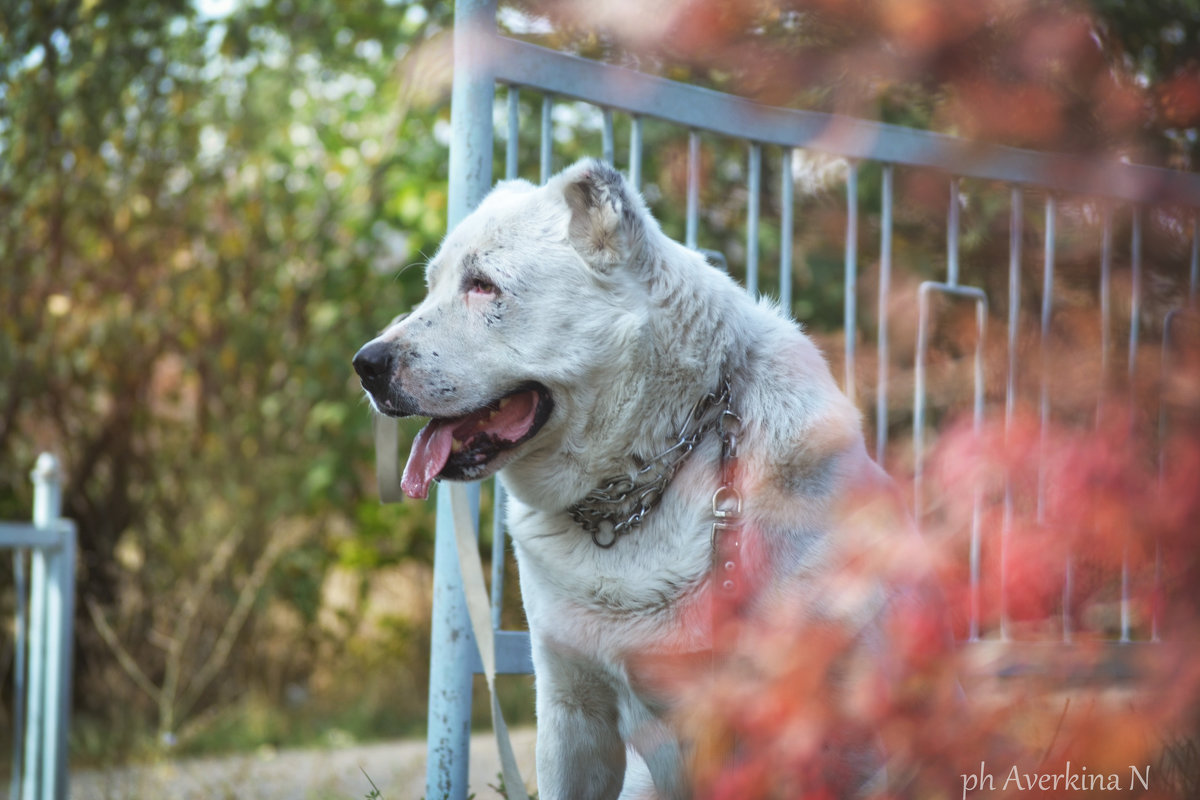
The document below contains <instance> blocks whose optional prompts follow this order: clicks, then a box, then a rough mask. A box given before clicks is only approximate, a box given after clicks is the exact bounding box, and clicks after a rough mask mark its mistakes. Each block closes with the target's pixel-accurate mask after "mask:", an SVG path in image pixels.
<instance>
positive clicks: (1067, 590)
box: [1037, 194, 1075, 642]
mask: <svg viewBox="0 0 1200 800" xmlns="http://www.w3.org/2000/svg"><path fill="white" fill-rule="evenodd" d="M1056 218H1057V205H1056V201H1055V199H1054V195H1052V194H1047V195H1046V235H1045V251H1044V257H1043V263H1044V267H1043V272H1042V318H1041V328H1040V352H1041V362H1042V363H1041V377H1040V384H1039V392H1038V482H1037V521H1038V524H1039V525H1040V524H1043V523H1044V522H1045V521H1046V439H1047V436H1048V435H1049V426H1050V364H1049V360H1050V352H1049V344H1048V339H1049V337H1050V323H1051V319H1052V316H1053V312H1054V246H1055V238H1056V231H1055V226H1056ZM1074 574H1075V564H1074V556H1073V555H1072V554H1071V553H1067V563H1066V565H1065V568H1064V575H1063V593H1062V635H1063V641H1064V642H1069V641H1071V595H1072V593H1073V591H1074Z"/></svg>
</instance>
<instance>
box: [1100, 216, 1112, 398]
mask: <svg viewBox="0 0 1200 800" xmlns="http://www.w3.org/2000/svg"><path fill="white" fill-rule="evenodd" d="M1102 220H1103V222H1102V226H1103V232H1102V234H1101V236H1102V238H1101V243H1100V395H1099V398H1100V400H1099V403H1100V405H1101V406H1102V405H1103V403H1104V393H1105V391H1106V390H1107V388H1108V361H1109V350H1110V349H1111V344H1110V338H1111V337H1110V335H1109V334H1110V331H1111V330H1112V205H1111V204H1110V203H1108V202H1107V201H1105V203H1104V211H1103V212H1102Z"/></svg>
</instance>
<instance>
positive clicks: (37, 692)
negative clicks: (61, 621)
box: [21, 520, 48, 800]
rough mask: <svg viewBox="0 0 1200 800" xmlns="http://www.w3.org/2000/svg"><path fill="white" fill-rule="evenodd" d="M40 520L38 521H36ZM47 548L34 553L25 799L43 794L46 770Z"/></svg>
mask: <svg viewBox="0 0 1200 800" xmlns="http://www.w3.org/2000/svg"><path fill="white" fill-rule="evenodd" d="M36 521H37V520H35V522H36ZM46 561H47V559H46V551H45V549H43V548H37V549H35V550H34V551H33V552H32V554H31V555H30V576H29V577H30V580H29V683H28V687H29V689H28V693H27V694H26V695H25V703H26V708H25V744H24V753H25V767H24V769H23V770H22V776H21V781H22V786H21V798H22V800H34V798H38V797H40V796H41V792H40V791H39V790H40V789H41V787H42V786H43V785H44V781H45V773H44V772H43V770H42V766H43V765H42V763H41V749H42V748H41V743H42V738H43V736H44V734H43V732H42V728H43V726H44V725H45V724H46V692H47V684H46V584H47V583H48V575H47V563H46Z"/></svg>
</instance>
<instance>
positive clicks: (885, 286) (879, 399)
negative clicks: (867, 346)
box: [875, 164, 894, 464]
mask: <svg viewBox="0 0 1200 800" xmlns="http://www.w3.org/2000/svg"><path fill="white" fill-rule="evenodd" d="M893 172H894V168H893V166H892V165H891V164H884V165H883V188H882V190H881V191H882V194H883V199H882V205H883V208H882V211H881V216H882V219H881V221H880V227H881V231H880V242H879V330H878V334H877V338H878V340H879V341H878V349H879V369H878V376H877V379H876V385H875V460H876V461H878V462H879V463H880V464H883V451H884V448H885V447H887V437H888V403H887V390H888V299H889V295H890V294H891V292H892V175H893Z"/></svg>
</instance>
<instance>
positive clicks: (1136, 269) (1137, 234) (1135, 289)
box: [1129, 206, 1142, 392]
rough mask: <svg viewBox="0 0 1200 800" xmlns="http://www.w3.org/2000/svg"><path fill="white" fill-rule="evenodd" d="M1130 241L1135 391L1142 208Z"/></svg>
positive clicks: (1137, 210) (1135, 213) (1131, 373)
mask: <svg viewBox="0 0 1200 800" xmlns="http://www.w3.org/2000/svg"><path fill="white" fill-rule="evenodd" d="M1131 239H1132V241H1131V243H1130V250H1131V251H1132V252H1131V253H1130V267H1131V272H1132V275H1131V278H1130V280H1131V281H1132V287H1131V291H1130V311H1129V388H1130V391H1131V392H1132V391H1133V379H1134V376H1135V374H1136V372H1137V350H1138V339H1139V336H1140V333H1141V332H1140V330H1139V327H1140V322H1141V315H1142V209H1141V207H1138V206H1135V207H1134V209H1133V232H1132V236H1131Z"/></svg>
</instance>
